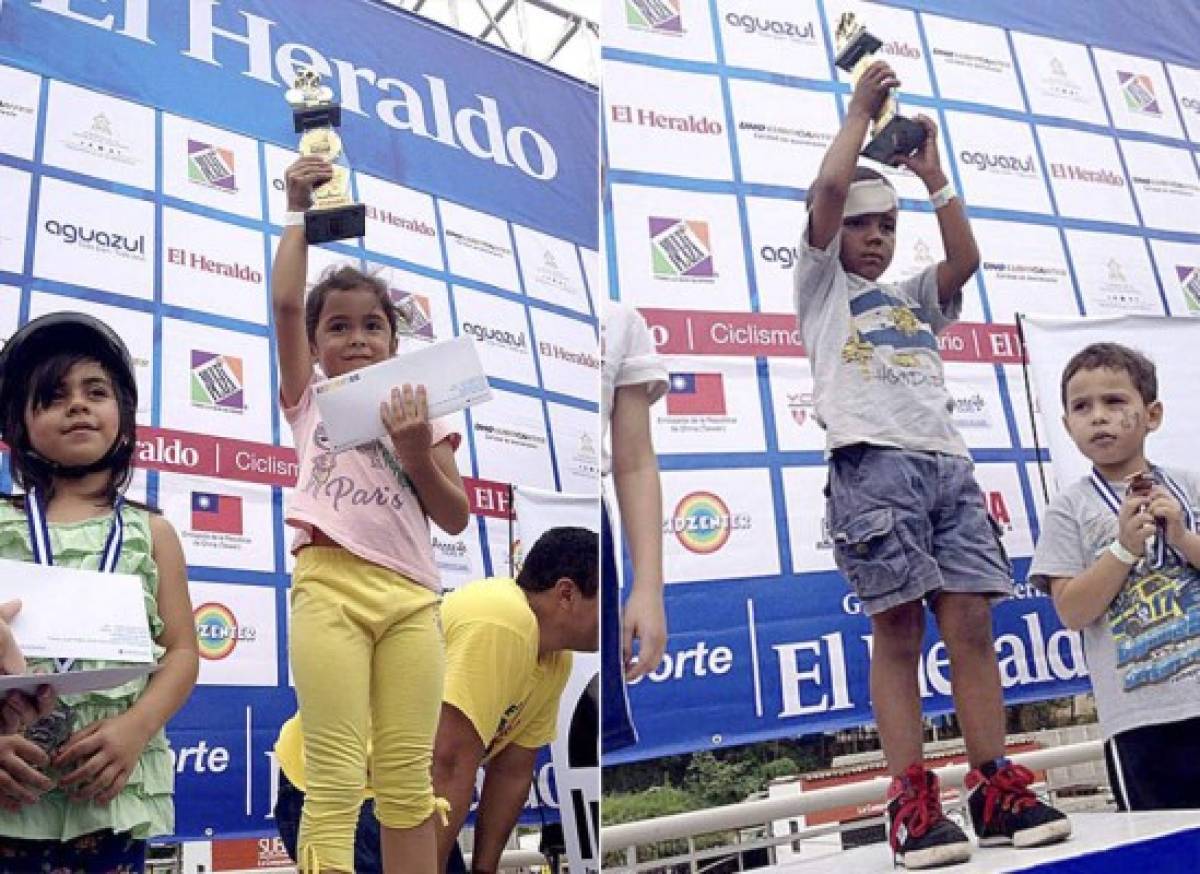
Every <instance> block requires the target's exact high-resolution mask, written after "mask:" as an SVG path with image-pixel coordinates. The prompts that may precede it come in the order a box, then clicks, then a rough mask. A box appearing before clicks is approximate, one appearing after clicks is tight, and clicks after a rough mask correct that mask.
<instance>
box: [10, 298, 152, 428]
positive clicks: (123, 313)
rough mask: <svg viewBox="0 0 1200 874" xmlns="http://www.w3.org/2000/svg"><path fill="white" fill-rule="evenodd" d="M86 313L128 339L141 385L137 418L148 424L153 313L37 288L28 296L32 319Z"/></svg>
mask: <svg viewBox="0 0 1200 874" xmlns="http://www.w3.org/2000/svg"><path fill="white" fill-rule="evenodd" d="M57 312H83V313H88V314H89V315H92V316H95V317H96V318H98V319H100V320H101V321H102V322H104V323H105V324H107V325H109V326H110V327H111V328H112V329H113V330H115V331H116V332H117V333H118V334H119V335H120V337H121V339H122V340H123V341H125V345H126V347H127V348H128V349H129V357H130V358H132V359H133V369H134V376H135V378H136V379H137V387H138V409H137V421H138V424H139V425H149V424H150V422H151V415H152V410H153V401H154V317H153V316H152V315H150V313H143V312H138V311H137V310H127V309H124V308H122V307H114V306H107V305H105V304H102V303H93V302H92V301H90V300H82V299H80V298H77V297H67V296H65V295H61V294H50V293H43V292H40V291H36V290H35V291H34V292H33V294H32V295H30V298H29V318H30V319H36V318H37V317H38V316H44V315H46V314H47V313H57Z"/></svg>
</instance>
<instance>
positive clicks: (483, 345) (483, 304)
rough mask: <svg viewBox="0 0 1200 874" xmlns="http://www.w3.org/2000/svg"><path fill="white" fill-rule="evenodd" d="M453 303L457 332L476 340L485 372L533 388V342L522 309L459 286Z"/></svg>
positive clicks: (534, 378)
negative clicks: (457, 319) (456, 319)
mask: <svg viewBox="0 0 1200 874" xmlns="http://www.w3.org/2000/svg"><path fill="white" fill-rule="evenodd" d="M454 301H455V312H457V313H458V318H459V322H458V333H459V335H462V334H466V335H468V336H471V337H474V338H475V344H476V348H478V350H479V358H480V360H481V361H482V362H483V369H484V372H485V373H487V374H488V375H489V376H493V377H500V378H502V379H511V380H514V381H516V382H522V383H525V384H526V385H530V386H536V385H537V371H536V369H535V368H534V364H533V340H532V338H531V337H530V336H529V323H528V322H527V321H526V318H525V307H523V306H521V304H519V303H513V302H512V301H509V300H504V299H503V298H500V297H497V296H495V295H491V294H487V293H486V292H482V291H475V290H473V289H469V288H462V287H460V286H455V287H454Z"/></svg>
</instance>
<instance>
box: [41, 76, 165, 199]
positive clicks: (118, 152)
mask: <svg viewBox="0 0 1200 874" xmlns="http://www.w3.org/2000/svg"><path fill="white" fill-rule="evenodd" d="M154 149H155V143H154V110H152V109H150V108H149V107H145V106H138V105H137V104H134V103H130V102H129V101H127V100H118V99H117V98H115V97H109V96H107V95H105V94H98V93H96V92H95V91H87V90H85V89H83V88H76V87H75V86H74V85H67V84H66V83H63V82H51V83H50V99H49V101H48V103H47V107H46V133H45V142H44V144H43V152H42V161H43V162H44V163H46V164H48V165H50V166H52V167H61V168H62V169H64V170H73V171H75V172H76V173H83V174H85V175H87V176H94V177H96V178H97V179H102V180H104V181H106V182H120V183H123V184H125V185H133V186H136V187H137V188H146V189H149V190H151V191H153V190H154V173H155V163H154V158H155V154H154Z"/></svg>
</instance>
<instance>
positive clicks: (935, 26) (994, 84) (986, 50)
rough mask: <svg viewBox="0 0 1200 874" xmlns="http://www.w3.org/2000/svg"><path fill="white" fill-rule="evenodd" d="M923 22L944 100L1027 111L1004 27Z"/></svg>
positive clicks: (925, 18) (936, 18)
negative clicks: (964, 101)
mask: <svg viewBox="0 0 1200 874" xmlns="http://www.w3.org/2000/svg"><path fill="white" fill-rule="evenodd" d="M921 21H922V23H923V24H924V25H925V38H926V40H927V41H928V44H929V53H930V55H931V56H932V58H933V71H934V75H936V76H937V82H938V90H939V91H940V92H941V95H942V98H943V99H945V100H966V101H970V102H971V103H986V104H988V105H989V106H999V107H1001V108H1002V109H1014V110H1016V111H1018V112H1024V111H1025V101H1024V100H1022V99H1021V86H1020V85H1019V84H1018V82H1017V73H1016V70H1015V69H1014V67H1013V60H1012V54H1011V53H1010V52H1009V50H1008V38H1007V37H1006V36H1005V34H1004V30H1003V28H999V27H988V26H986V25H983V24H974V23H973V22H969V21H958V20H955V19H952V18H943V17H942V16H940V15H928V14H924V15H922V16H921ZM903 81H904V80H903V79H901V82H903ZM997 141H998V142H1003V137H997ZM955 145H956V146H957V145H958V143H957V141H956V142H955Z"/></svg>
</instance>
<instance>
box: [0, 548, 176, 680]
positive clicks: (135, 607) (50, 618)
mask: <svg viewBox="0 0 1200 874" xmlns="http://www.w3.org/2000/svg"><path fill="white" fill-rule="evenodd" d="M13 598H20V599H21V612H20V613H18V614H17V615H16V618H14V619H13V621H12V623H11V627H12V632H13V636H14V637H16V639H17V644H18V645H19V646H20V647H21V652H22V653H24V654H25V657H26V658H56V659H102V660H104V661H110V662H138V663H145V662H151V663H152V662H153V661H154V651H153V649H152V641H151V639H150V621H149V620H148V619H147V618H146V605H145V601H144V600H143V597H142V581H141V578H139V577H137V576H134V575H133V574H109V573H101V572H100V571H83V570H77V569H75V568H67V567H59V566H57V565H42V564H36V563H34V562H26V561H9V560H8V559H0V603H2V602H4V601H9V600H12V599H13Z"/></svg>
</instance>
